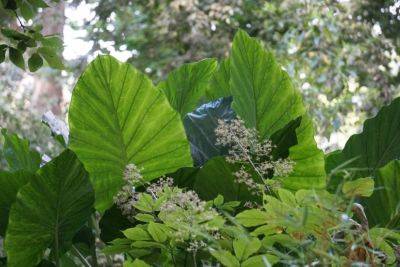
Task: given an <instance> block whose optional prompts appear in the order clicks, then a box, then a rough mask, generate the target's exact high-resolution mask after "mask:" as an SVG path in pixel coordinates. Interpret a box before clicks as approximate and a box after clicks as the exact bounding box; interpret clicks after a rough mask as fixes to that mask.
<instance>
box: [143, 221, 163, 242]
mask: <svg viewBox="0 0 400 267" xmlns="http://www.w3.org/2000/svg"><path fill="white" fill-rule="evenodd" d="M147 231H149V233H150V235H151V237H153V239H154V240H155V241H157V242H159V243H164V242H165V241H166V240H167V234H166V233H165V229H164V227H162V224H159V223H154V222H150V223H149V225H148V226H147Z"/></svg>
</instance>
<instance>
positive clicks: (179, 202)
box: [160, 191, 206, 213]
mask: <svg viewBox="0 0 400 267" xmlns="http://www.w3.org/2000/svg"><path fill="white" fill-rule="evenodd" d="M205 206H206V202H205V201H202V200H201V199H200V198H199V196H198V195H197V193H196V192H194V191H186V192H183V191H182V192H179V193H177V194H173V195H171V197H170V198H169V199H168V200H167V201H166V202H165V203H164V204H163V205H162V206H161V208H160V211H164V212H173V211H176V210H178V209H184V210H191V211H193V212H195V213H197V212H204V210H205Z"/></svg>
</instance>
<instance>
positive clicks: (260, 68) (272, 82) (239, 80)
mask: <svg viewBox="0 0 400 267" xmlns="http://www.w3.org/2000/svg"><path fill="white" fill-rule="evenodd" d="M230 66H231V72H230V85H231V86H230V90H231V94H232V96H233V104H232V108H233V109H234V110H235V112H236V114H237V115H238V117H240V118H241V119H243V120H244V121H245V123H246V127H248V128H255V129H256V130H257V132H258V133H259V135H260V138H261V140H263V139H265V138H269V137H271V135H272V134H273V133H275V132H276V131H278V130H279V129H281V128H283V127H284V126H285V125H287V124H288V123H289V122H290V121H292V120H295V119H296V118H298V117H299V116H301V115H303V114H304V112H305V108H304V105H303V103H302V100H301V95H300V92H298V91H297V90H296V89H295V88H294V87H293V85H292V83H291V81H290V78H289V75H288V74H287V73H286V72H285V71H284V70H282V67H281V66H280V65H279V64H278V63H277V62H276V61H275V58H274V56H273V54H272V53H270V52H268V51H266V50H264V48H263V47H262V45H261V43H260V42H259V41H257V40H256V39H253V38H251V37H249V36H248V35H247V33H246V32H244V31H242V30H240V31H238V32H237V33H236V35H235V38H234V40H233V45H232V53H231V57H230Z"/></svg>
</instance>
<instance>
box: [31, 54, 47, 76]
mask: <svg viewBox="0 0 400 267" xmlns="http://www.w3.org/2000/svg"><path fill="white" fill-rule="evenodd" d="M28 66H29V70H30V71H31V72H35V71H37V70H38V69H40V68H41V67H42V66H43V59H42V57H41V56H40V55H39V54H38V53H34V54H32V56H31V57H30V58H29V60H28Z"/></svg>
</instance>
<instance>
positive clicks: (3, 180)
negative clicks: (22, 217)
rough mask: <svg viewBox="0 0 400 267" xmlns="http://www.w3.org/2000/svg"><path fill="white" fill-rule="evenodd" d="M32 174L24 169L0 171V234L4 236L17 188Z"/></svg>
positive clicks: (30, 177) (27, 180)
mask: <svg viewBox="0 0 400 267" xmlns="http://www.w3.org/2000/svg"><path fill="white" fill-rule="evenodd" d="M33 176H34V174H32V173H29V172H26V171H16V172H6V171H0V235H1V236H4V234H5V232H6V229H7V224H8V215H9V212H10V208H11V205H12V204H13V203H14V201H15V199H16V197H17V193H18V190H19V189H20V188H21V187H22V186H24V185H25V184H27V183H28V182H29V180H30V179H32V177H33Z"/></svg>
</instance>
